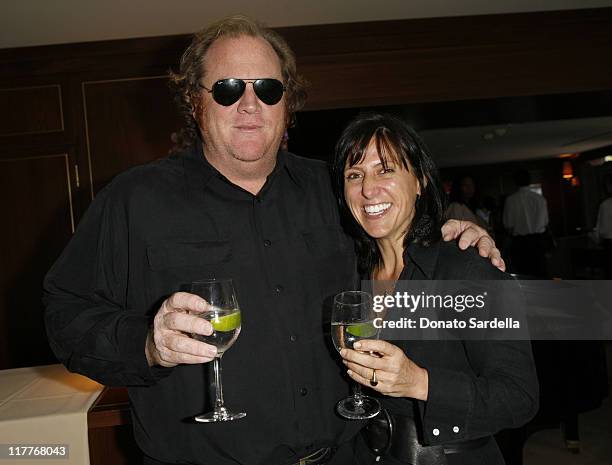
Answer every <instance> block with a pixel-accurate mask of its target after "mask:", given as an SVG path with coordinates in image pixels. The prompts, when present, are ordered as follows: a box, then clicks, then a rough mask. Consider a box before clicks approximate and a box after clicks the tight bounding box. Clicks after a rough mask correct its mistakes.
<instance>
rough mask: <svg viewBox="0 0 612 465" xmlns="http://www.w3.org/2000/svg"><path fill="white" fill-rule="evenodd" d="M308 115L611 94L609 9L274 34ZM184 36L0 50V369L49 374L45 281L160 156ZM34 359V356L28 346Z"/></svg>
mask: <svg viewBox="0 0 612 465" xmlns="http://www.w3.org/2000/svg"><path fill="white" fill-rule="evenodd" d="M278 31H279V32H280V33H281V34H282V35H283V36H285V37H286V38H287V40H288V41H289V43H290V45H291V46H292V47H293V49H294V50H295V53H296V56H297V61H298V69H299V70H300V72H301V73H302V74H303V75H304V76H305V77H306V78H307V79H308V81H309V82H310V84H311V87H310V91H309V93H310V98H309V100H308V104H307V106H306V110H313V109H331V108H343V107H355V106H371V105H379V104H404V103H415V102H434V101H452V100H461V99H482V98H492V97H506V96H518V95H542V94H562V93H568V92H574V93H575V92H582V91H595V90H606V89H612V60H611V59H610V57H611V56H612V8H604V9H594V10H578V11H563V12H547V13H528V14H510V15H494V16H490V15H489V16H478V17H465V18H442V19H419V20H401V21H384V22H370V23H354V24H340V25H323V26H306V27H292V28H280V29H278ZM188 41H189V37H186V36H173V37H160V38H147V39H133V40H119V41H108V42H97V43H83V44H68V45H55V46H47V47H31V48H22V49H11V50H0V70H1V72H0V108H2V111H1V112H0V170H1V172H0V183H1V185H0V189H2V192H1V194H2V200H1V202H2V212H1V213H2V219H3V225H4V227H3V228H0V231H1V234H0V257H1V258H2V266H1V267H0V269H1V271H0V295H1V296H2V297H1V298H0V368H7V367H13V366H22V365H28V364H33V363H42V362H44V361H52V360H53V359H52V356H51V355H50V353H49V352H48V349H46V347H43V346H44V342H40V346H36V347H35V349H34V351H32V350H26V345H27V342H26V341H32V340H34V341H36V344H38V341H44V335H43V333H42V317H41V305H40V303H39V297H40V285H41V279H42V277H43V275H44V273H45V271H46V270H47V269H48V268H49V266H50V265H51V264H52V262H53V260H54V259H55V258H56V257H57V255H58V254H59V252H60V250H61V248H62V247H63V246H64V245H65V243H66V242H67V240H68V239H69V237H70V234H71V232H72V228H73V224H77V223H78V221H79V219H80V218H81V216H82V214H83V212H84V210H85V209H86V207H87V205H88V204H89V202H90V201H91V199H92V197H93V195H95V193H96V192H97V191H99V189H100V188H102V187H103V186H104V185H105V184H106V183H107V182H108V181H109V179H111V178H112V176H114V175H115V174H116V173H118V172H119V171H122V170H124V169H126V168H128V167H130V166H133V165H135V164H139V163H145V162H147V161H149V160H152V159H156V158H159V157H162V156H164V155H165V154H166V153H167V151H168V149H169V148H170V146H171V142H170V134H171V133H172V132H173V131H175V130H176V129H177V128H178V127H179V119H178V117H177V115H176V113H175V111H174V109H173V107H172V104H171V99H170V96H169V92H168V91H167V88H166V83H165V78H164V76H165V74H166V73H167V70H168V69H169V68H170V67H175V66H176V64H177V62H178V60H179V57H180V54H181V52H182V51H183V49H184V48H185V47H186V45H187V44H188ZM28 347H30V346H28Z"/></svg>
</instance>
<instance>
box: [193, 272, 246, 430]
mask: <svg viewBox="0 0 612 465" xmlns="http://www.w3.org/2000/svg"><path fill="white" fill-rule="evenodd" d="M191 293H192V294H196V295H198V296H200V297H202V298H203V299H205V300H206V301H207V302H208V303H209V304H210V307H209V309H208V310H207V311H205V312H202V313H198V314H197V315H198V316H200V317H201V318H205V319H206V320H208V321H210V323H211V324H212V326H213V333H212V334H211V335H210V336H203V335H201V334H192V335H191V336H192V337H193V338H194V339H197V340H198V341H202V342H206V343H207V344H211V345H213V346H215V347H216V348H217V356H216V357H215V358H214V360H213V364H214V365H213V366H214V372H215V386H216V390H215V407H214V409H213V411H212V412H208V413H205V414H202V415H198V416H197V417H195V421H197V422H200V423H211V422H217V421H231V420H237V419H239V418H243V417H245V416H246V413H245V412H237V413H235V412H232V411H230V410H228V409H227V407H225V405H224V402H223V385H222V382H221V357H222V356H223V354H224V353H225V351H226V350H227V349H229V348H230V347H231V346H232V344H233V343H234V342H235V341H236V339H237V338H238V334H240V327H241V325H240V322H241V320H240V308H239V307H238V300H237V299H236V292H235V291H234V285H233V283H232V280H231V279H207V280H202V281H196V282H193V283H191Z"/></svg>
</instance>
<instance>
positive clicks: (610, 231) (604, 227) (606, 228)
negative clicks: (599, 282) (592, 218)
mask: <svg viewBox="0 0 612 465" xmlns="http://www.w3.org/2000/svg"><path fill="white" fill-rule="evenodd" d="M605 190H606V193H607V194H608V198H606V199H605V200H604V201H603V202H601V204H600V205H599V210H598V211H597V224H596V226H595V238H596V240H597V242H599V243H600V244H601V246H602V247H603V250H604V253H603V263H604V278H605V279H612V180H609V181H608V183H607V184H606V189H605Z"/></svg>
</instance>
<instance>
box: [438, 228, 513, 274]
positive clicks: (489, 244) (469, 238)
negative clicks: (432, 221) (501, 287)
mask: <svg viewBox="0 0 612 465" xmlns="http://www.w3.org/2000/svg"><path fill="white" fill-rule="evenodd" d="M457 238H459V248H460V249H462V250H465V249H467V248H468V247H477V248H478V253H479V254H480V256H481V257H487V258H489V259H490V260H491V263H492V264H493V266H495V267H497V268H499V269H500V270H501V271H506V264H505V263H504V259H503V258H502V257H501V253H500V251H499V249H498V248H497V247H495V241H494V240H493V238H492V237H491V236H489V233H487V231H486V230H485V229H484V228H481V227H480V226H478V225H476V224H474V223H472V222H471V221H461V220H448V221H447V222H446V223H444V224H443V225H442V239H444V240H445V241H452V240H455V239H457Z"/></svg>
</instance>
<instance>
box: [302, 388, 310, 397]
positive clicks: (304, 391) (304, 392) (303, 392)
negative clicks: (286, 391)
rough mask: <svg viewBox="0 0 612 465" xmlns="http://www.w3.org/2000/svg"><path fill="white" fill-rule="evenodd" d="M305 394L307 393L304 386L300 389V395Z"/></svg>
mask: <svg viewBox="0 0 612 465" xmlns="http://www.w3.org/2000/svg"><path fill="white" fill-rule="evenodd" d="M306 394H308V389H306V388H305V387H303V388H302V389H300V395H301V396H302V397H304V396H305V395H306Z"/></svg>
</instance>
